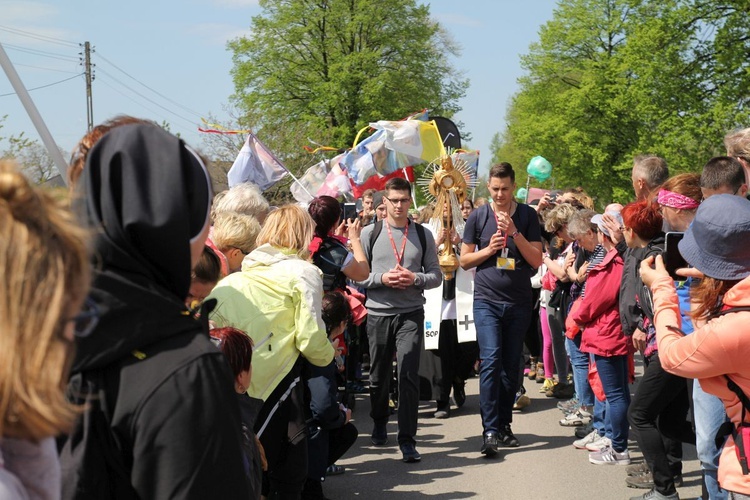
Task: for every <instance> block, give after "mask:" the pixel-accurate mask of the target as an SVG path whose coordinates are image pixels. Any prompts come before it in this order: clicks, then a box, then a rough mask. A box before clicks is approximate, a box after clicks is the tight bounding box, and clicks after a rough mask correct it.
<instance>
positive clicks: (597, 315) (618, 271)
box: [570, 248, 630, 357]
mask: <svg viewBox="0 0 750 500" xmlns="http://www.w3.org/2000/svg"><path fill="white" fill-rule="evenodd" d="M622 269H623V262H622V257H620V255H619V254H618V253H617V250H616V249H614V248H613V249H612V250H610V251H609V252H608V253H607V255H605V256H604V260H603V261H602V262H601V263H600V264H598V265H597V266H595V267H594V268H592V269H591V270H590V271H589V276H588V278H587V279H586V294H585V296H584V298H583V300H582V301H581V305H580V306H579V307H578V309H575V310H572V311H571V313H570V314H571V318H572V320H573V321H574V322H575V323H576V324H578V325H580V326H581V327H582V329H583V333H582V336H581V347H580V349H581V351H582V352H588V353H591V354H596V355H598V356H606V357H611V356H625V355H627V354H630V348H629V346H630V339H629V338H628V337H626V336H625V335H624V334H623V333H622V325H621V323H620V308H619V296H620V281H621V280H622Z"/></svg>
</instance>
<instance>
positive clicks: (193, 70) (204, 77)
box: [0, 0, 557, 170]
mask: <svg viewBox="0 0 750 500" xmlns="http://www.w3.org/2000/svg"><path fill="white" fill-rule="evenodd" d="M421 3H424V4H429V5H430V12H431V14H432V16H433V17H434V18H435V19H436V20H438V21H439V22H440V23H441V24H443V26H445V27H446V28H447V29H448V31H449V32H450V33H451V34H452V36H453V38H454V39H455V41H456V42H457V43H458V45H459V46H460V47H461V49H462V53H461V55H460V56H459V57H457V58H453V59H452V60H451V62H452V64H453V65H454V67H456V68H458V69H459V70H460V71H462V72H463V74H464V77H465V78H468V79H469V81H470V87H469V89H468V91H467V92H466V96H465V97H464V98H463V99H461V101H460V102H459V104H460V106H461V107H462V110H461V111H460V112H459V113H458V114H457V115H456V116H455V119H456V120H460V121H461V122H463V129H462V132H463V133H464V134H466V133H470V134H471V136H472V140H471V142H470V143H469V146H470V147H471V148H472V149H478V150H479V151H480V152H481V156H480V157H481V160H480V165H481V168H482V170H484V169H486V168H488V164H489V161H490V142H491V140H492V137H493V135H494V134H495V133H497V132H502V130H503V129H504V128H505V111H506V108H507V105H508V103H509V102H510V98H511V97H512V96H513V94H514V93H515V92H517V90H518V83H517V80H518V78H519V77H520V76H522V74H523V70H522V69H521V66H520V56H521V55H523V54H526V53H527V52H528V48H529V45H530V44H531V43H533V42H535V41H537V40H538V31H539V28H540V26H542V25H543V24H544V23H546V22H547V21H548V20H550V19H551V18H552V14H553V10H554V8H555V6H556V3H557V2H556V0H529V1H527V2H520V1H517V0H465V1H463V2H456V1H455V0H453V1H448V0H431V1H429V0H421ZM260 13H261V9H260V7H259V6H258V1H257V0H179V1H178V0H150V1H146V0H129V1H127V2H110V1H102V0H65V1H64V2H63V1H62V0H46V1H36V0H0V43H2V44H3V46H4V48H5V51H6V53H7V54H8V56H9V58H10V59H11V61H12V62H13V64H14V66H15V68H16V71H17V72H18V74H19V76H20V77H21V80H22V81H23V84H24V85H25V87H26V88H27V89H29V90H30V94H31V97H32V99H33V100H34V103H35V104H36V107H37V108H38V110H39V112H40V114H41V116H42V118H43V119H44V120H45V122H46V124H47V127H48V128H49V130H50V132H51V134H52V136H53V138H54V139H55V141H56V142H57V144H58V146H60V147H62V148H63V149H64V150H66V151H70V150H71V149H72V148H73V147H74V146H75V144H76V143H77V141H78V139H79V138H80V137H81V136H82V135H83V134H84V133H85V131H86V94H85V81H84V77H83V76H82V73H83V66H82V65H81V64H80V63H79V59H80V56H79V53H80V52H82V48H81V47H80V46H79V45H78V44H82V43H83V42H84V41H89V42H90V43H91V45H92V47H93V50H94V53H93V54H92V62H93V63H94V64H95V67H94V78H95V79H94V82H93V111H94V123H95V124H96V123H100V122H102V121H104V120H106V119H107V118H110V117H112V116H115V115H117V114H130V115H134V116H138V117H141V118H149V119H152V120H155V121H157V122H159V123H162V122H164V121H166V122H169V124H170V127H171V130H172V132H179V133H180V134H181V136H182V137H183V138H184V139H185V140H186V142H188V143H189V144H192V145H194V146H197V147H198V148H200V147H201V144H202V141H203V137H204V134H201V133H200V132H198V131H197V128H198V126H199V125H200V119H201V118H208V115H209V113H210V114H211V115H213V116H215V117H217V118H218V119H219V120H226V119H228V117H229V115H228V112H227V108H228V106H229V104H230V96H231V95H232V93H233V92H234V85H233V83H232V78H231V75H230V70H231V68H232V57H231V52H229V51H228V50H227V49H226V42H227V41H228V40H231V39H233V38H235V37H238V36H243V35H247V34H249V33H250V23H251V18H252V16H255V15H258V14H260ZM37 87H43V88H38V89H37V90H31V89H35V88H37ZM12 92H13V88H12V87H11V85H10V82H9V81H8V79H7V78H6V76H5V74H4V73H2V72H0V117H2V116H4V115H7V118H6V119H5V121H4V122H2V123H1V124H2V125H3V128H2V129H0V136H5V137H7V136H8V135H10V134H18V133H20V132H24V133H25V134H26V135H27V136H28V137H30V138H32V139H36V138H38V137H39V136H38V134H37V133H36V130H35V129H34V126H33V124H32V122H31V120H30V119H29V118H28V116H27V114H26V112H25V110H24V108H23V106H22V105H21V103H20V101H19V99H18V97H17V96H16V95H14V94H12ZM7 94H10V95H7ZM415 111H417V110H415ZM398 118H400V117H385V116H383V117H373V120H372V121H376V120H395V119H398ZM261 140H262V137H261ZM301 146H303V145H300V147H301Z"/></svg>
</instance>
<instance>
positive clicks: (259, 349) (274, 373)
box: [208, 244, 334, 401]
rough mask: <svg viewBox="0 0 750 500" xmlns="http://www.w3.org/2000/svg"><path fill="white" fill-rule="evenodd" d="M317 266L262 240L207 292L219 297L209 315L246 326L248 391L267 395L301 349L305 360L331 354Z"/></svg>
mask: <svg viewBox="0 0 750 500" xmlns="http://www.w3.org/2000/svg"><path fill="white" fill-rule="evenodd" d="M322 297H323V280H322V277H321V273H320V270H319V269H318V268H317V267H316V266H315V265H313V264H311V263H309V262H306V261H304V260H302V259H300V258H299V257H298V256H297V255H296V254H294V253H292V251H290V250H286V249H279V248H275V247H272V246H271V245H268V244H266V245H262V246H260V247H258V248H256V249H255V250H254V251H253V252H252V253H250V254H249V255H248V256H246V257H245V259H244V260H243V261H242V271H240V272H237V273H234V274H230V275H229V276H227V277H226V278H224V279H223V280H221V281H220V282H219V284H218V285H217V286H216V288H214V290H213V292H211V295H210V296H209V297H208V298H215V299H217V300H218V304H217V306H216V309H214V311H213V312H212V313H211V316H210V318H211V320H213V321H214V322H215V323H216V325H217V326H233V327H235V328H239V329H240V330H243V331H245V332H246V333H247V334H248V335H249V336H250V337H251V338H252V339H253V343H254V344H255V348H254V350H253V362H252V370H253V371H252V379H251V382H250V388H249V389H248V391H247V392H248V394H249V395H250V396H253V397H256V398H260V399H262V400H264V401H265V400H266V398H267V397H268V396H269V395H270V394H271V392H272V391H273V390H274V388H275V387H276V386H277V385H278V384H279V382H280V381H281V379H283V378H284V377H285V376H286V375H287V374H288V373H289V372H290V371H291V369H292V367H293V366H294V362H295V361H296V360H297V357H298V356H299V354H300V353H301V354H302V355H303V356H304V357H305V358H306V359H307V360H308V361H310V363H312V364H314V365H317V366H325V365H327V364H329V363H330V362H331V361H332V360H333V355H334V351H333V346H331V343H330V342H329V341H328V337H327V335H326V330H325V326H324V324H323V320H322V319H321V308H322Z"/></svg>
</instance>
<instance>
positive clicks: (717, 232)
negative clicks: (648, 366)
mask: <svg viewBox="0 0 750 500" xmlns="http://www.w3.org/2000/svg"><path fill="white" fill-rule="evenodd" d="M748 233H750V202H748V201H747V200H745V199H743V198H741V197H739V196H733V195H728V194H721V195H715V196H712V197H710V198H709V199H708V200H706V201H704V202H703V203H702V204H701V206H700V207H699V208H698V210H697V212H696V216H695V219H694V220H693V223H692V224H691V226H690V227H689V228H688V230H687V231H686V233H685V238H684V239H683V240H682V241H681V242H680V244H679V249H680V253H682V255H683V257H685V260H686V261H687V262H688V263H689V264H690V265H691V266H693V267H694V268H695V269H696V270H697V271H700V272H701V273H702V274H703V275H704V277H703V278H702V279H701V282H700V284H699V285H696V286H694V287H693V289H692V290H691V297H692V299H693V302H694V309H693V311H692V313H691V316H692V317H693V318H694V320H695V330H694V332H693V333H692V334H690V335H684V334H683V333H684V332H682V330H681V326H682V321H681V314H680V305H679V299H678V295H677V293H676V291H675V288H674V282H673V281H672V279H671V278H670V277H669V275H668V273H667V272H666V269H665V267H664V262H663V260H662V259H661V258H660V257H657V258H656V259H653V258H650V259H647V260H646V261H644V262H643V263H642V264H641V269H640V271H641V277H642V279H643V282H644V283H645V284H646V285H648V286H650V288H651V290H652V292H653V296H654V311H655V313H654V319H655V324H656V336H657V342H658V345H659V354H660V357H661V363H662V366H663V367H664V369H665V370H667V371H669V372H670V373H674V374H675V375H679V376H682V377H691V378H696V379H699V380H700V384H701V387H702V388H703V390H705V391H706V393H708V394H713V395H715V396H718V398H719V399H720V400H721V402H722V403H723V405H724V408H725V410H726V412H727V415H728V416H729V418H730V420H731V422H732V424H733V425H734V426H735V427H736V426H737V425H738V424H741V423H742V422H743V417H745V418H746V415H745V414H746V413H747V412H746V411H745V409H744V405H743V404H742V402H741V400H740V395H739V394H738V393H737V392H735V391H733V390H732V389H730V387H729V385H730V384H729V382H730V381H731V382H733V383H734V384H736V386H738V387H737V388H738V390H739V391H741V392H742V393H744V394H745V395H748V394H750V382H748V380H750V364H748V363H747V359H748V357H750V335H748V333H750V331H749V329H748V322H749V321H750V312H748V311H747V306H750V301H749V300H748V297H750V294H749V293H748V292H749V291H750V279H748V278H750V247H748V246H747V244H746V241H747V236H748ZM654 264H655V268H653V267H652V266H654ZM696 417H697V415H696ZM745 422H747V420H745ZM748 444H750V443H748ZM748 451H750V449H747V448H746V449H745V452H748ZM740 455H742V454H741V453H739V450H738V448H737V446H736V444H735V439H734V438H733V437H731V436H730V437H729V438H728V439H727V441H726V443H725V444H724V448H723V450H722V452H721V460H720V462H719V470H718V480H719V483H720V485H721V488H722V489H724V490H726V491H727V492H728V496H727V498H748V496H750V475H747V474H743V470H742V468H741V466H740ZM745 455H746V454H745Z"/></svg>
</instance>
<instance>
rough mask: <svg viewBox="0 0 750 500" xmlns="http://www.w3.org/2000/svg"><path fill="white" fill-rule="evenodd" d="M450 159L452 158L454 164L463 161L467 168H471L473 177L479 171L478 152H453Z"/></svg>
mask: <svg viewBox="0 0 750 500" xmlns="http://www.w3.org/2000/svg"><path fill="white" fill-rule="evenodd" d="M451 157H452V158H453V162H454V164H455V163H456V161H457V160H463V161H465V162H466V163H467V164H468V165H469V167H471V169H472V171H473V172H474V176H475V177H476V175H477V173H478V170H479V151H466V150H463V149H462V150H460V151H456V152H454V153H453V154H452V155H451Z"/></svg>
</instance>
